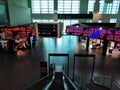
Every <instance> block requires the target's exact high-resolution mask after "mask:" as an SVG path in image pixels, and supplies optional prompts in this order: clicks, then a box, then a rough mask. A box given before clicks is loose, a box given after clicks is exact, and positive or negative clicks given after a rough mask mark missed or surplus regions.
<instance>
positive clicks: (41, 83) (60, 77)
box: [22, 72, 78, 90]
mask: <svg viewBox="0 0 120 90" xmlns="http://www.w3.org/2000/svg"><path fill="white" fill-rule="evenodd" d="M22 90H78V88H77V87H76V86H75V85H74V83H73V82H72V81H71V80H70V79H69V77H67V75H66V74H65V73H63V72H53V73H51V74H50V75H48V76H45V77H44V78H42V79H40V80H38V81H36V82H33V83H32V84H29V85H27V86H25V87H24V88H23V89H22Z"/></svg>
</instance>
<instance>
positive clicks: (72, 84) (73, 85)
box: [63, 72, 78, 90]
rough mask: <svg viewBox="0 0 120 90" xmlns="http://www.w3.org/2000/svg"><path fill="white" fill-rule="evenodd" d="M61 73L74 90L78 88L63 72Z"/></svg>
mask: <svg viewBox="0 0 120 90" xmlns="http://www.w3.org/2000/svg"><path fill="white" fill-rule="evenodd" d="M63 75H64V76H65V78H66V80H68V82H69V83H70V84H71V86H72V87H73V88H74V90H78V88H77V86H76V85H75V84H74V83H73V82H72V81H71V79H70V78H69V77H68V76H67V75H66V74H65V73H64V72H63Z"/></svg>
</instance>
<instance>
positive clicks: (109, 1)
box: [105, 0, 113, 3]
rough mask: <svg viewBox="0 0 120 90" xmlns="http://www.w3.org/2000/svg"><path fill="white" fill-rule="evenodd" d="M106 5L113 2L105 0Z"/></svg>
mask: <svg viewBox="0 0 120 90" xmlns="http://www.w3.org/2000/svg"><path fill="white" fill-rule="evenodd" d="M105 3H113V0H105Z"/></svg>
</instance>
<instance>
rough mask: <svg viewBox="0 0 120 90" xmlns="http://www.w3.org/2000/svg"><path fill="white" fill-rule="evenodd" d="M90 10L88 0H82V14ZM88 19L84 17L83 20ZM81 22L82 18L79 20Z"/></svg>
mask: <svg viewBox="0 0 120 90" xmlns="http://www.w3.org/2000/svg"><path fill="white" fill-rule="evenodd" d="M87 10H88V0H80V14H86V13H87ZM86 21H87V19H83V20H82V22H86ZM79 22H80V23H81V20H79Z"/></svg>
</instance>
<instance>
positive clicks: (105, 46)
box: [102, 40, 108, 55]
mask: <svg viewBox="0 0 120 90" xmlns="http://www.w3.org/2000/svg"><path fill="white" fill-rule="evenodd" d="M107 46H108V41H107V40H104V41H103V48H102V55H106V52H107Z"/></svg>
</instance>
